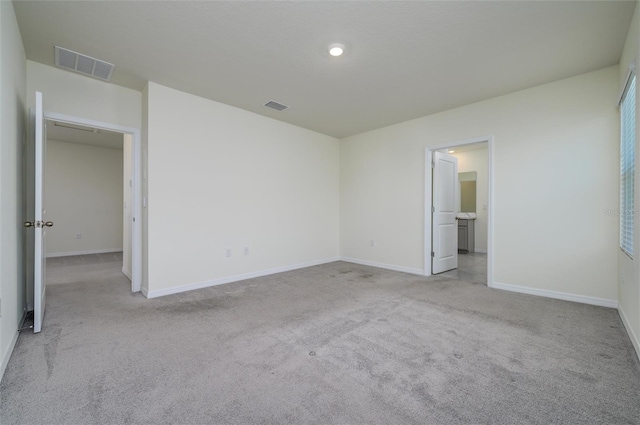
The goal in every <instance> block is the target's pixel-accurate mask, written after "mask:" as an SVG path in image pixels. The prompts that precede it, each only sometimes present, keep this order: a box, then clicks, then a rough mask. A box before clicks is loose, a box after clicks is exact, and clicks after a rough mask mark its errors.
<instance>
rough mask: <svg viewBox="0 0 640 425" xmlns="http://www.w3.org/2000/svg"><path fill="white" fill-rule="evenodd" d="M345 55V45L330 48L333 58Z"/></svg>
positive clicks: (336, 44)
mask: <svg viewBox="0 0 640 425" xmlns="http://www.w3.org/2000/svg"><path fill="white" fill-rule="evenodd" d="M343 53H344V44H340V43H334V44H331V45H330V46H329V54H330V55H331V56H342V54H343Z"/></svg>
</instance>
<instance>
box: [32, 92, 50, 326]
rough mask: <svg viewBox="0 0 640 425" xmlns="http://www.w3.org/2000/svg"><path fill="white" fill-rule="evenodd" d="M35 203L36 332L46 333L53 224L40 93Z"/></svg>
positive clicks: (34, 283)
mask: <svg viewBox="0 0 640 425" xmlns="http://www.w3.org/2000/svg"><path fill="white" fill-rule="evenodd" d="M34 135H35V140H34V146H35V170H34V171H35V199H34V217H33V223H32V227H33V230H34V235H35V237H34V253H33V258H34V261H33V286H34V287H33V332H34V333H38V332H40V331H41V330H42V320H43V318H44V309H45V299H46V286H45V271H46V260H45V242H46V229H47V227H51V226H52V225H53V223H52V222H45V221H44V220H45V217H44V214H45V208H44V165H45V155H46V143H47V136H46V127H45V122H44V111H43V106H42V93H40V92H36V108H35V131H34Z"/></svg>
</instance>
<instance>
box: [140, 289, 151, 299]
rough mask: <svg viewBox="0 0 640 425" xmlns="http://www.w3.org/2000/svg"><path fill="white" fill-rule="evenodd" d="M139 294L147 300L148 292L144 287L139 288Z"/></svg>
mask: <svg viewBox="0 0 640 425" xmlns="http://www.w3.org/2000/svg"><path fill="white" fill-rule="evenodd" d="M140 292H141V293H142V295H144V296H145V297H147V298H149V290H148V289H147V288H146V287H145V286H143V287H141V288H140Z"/></svg>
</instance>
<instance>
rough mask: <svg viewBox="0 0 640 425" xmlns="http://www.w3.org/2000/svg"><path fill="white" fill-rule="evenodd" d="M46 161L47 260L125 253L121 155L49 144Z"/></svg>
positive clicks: (96, 148)
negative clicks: (48, 223)
mask: <svg viewBox="0 0 640 425" xmlns="http://www.w3.org/2000/svg"><path fill="white" fill-rule="evenodd" d="M46 160H47V162H46V169H45V176H46V177H45V206H46V211H47V212H46V219H47V220H51V221H53V222H54V223H55V225H54V226H53V227H52V228H50V229H48V230H47V247H46V248H47V256H49V257H54V256H65V255H80V254H95V253H100V252H115V251H122V235H123V229H122V220H123V213H122V211H123V209H122V207H123V205H122V203H123V182H122V180H123V151H122V149H111V148H105V147H100V146H92V145H86V144H80V143H69V142H62V141H57V140H49V141H47V159H46ZM78 233H79V234H80V237H81V238H80V239H77V237H76V236H77V234H78Z"/></svg>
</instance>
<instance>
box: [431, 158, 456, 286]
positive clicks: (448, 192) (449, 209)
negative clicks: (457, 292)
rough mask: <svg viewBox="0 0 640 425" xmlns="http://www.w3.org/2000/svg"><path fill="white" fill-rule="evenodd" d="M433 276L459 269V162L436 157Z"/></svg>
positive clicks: (432, 243) (434, 167) (432, 250)
mask: <svg viewBox="0 0 640 425" xmlns="http://www.w3.org/2000/svg"><path fill="white" fill-rule="evenodd" d="M432 170H433V180H432V181H433V192H432V193H433V199H432V202H433V203H432V205H433V209H432V212H433V217H432V223H433V229H432V235H433V237H432V241H431V273H432V274H438V273H443V272H446V271H447V270H452V269H456V268H458V223H457V222H456V214H457V210H456V209H457V205H458V203H457V201H456V199H457V197H458V190H459V183H458V158H456V157H453V156H451V155H447V154H446V153H442V152H434V153H433V167H432Z"/></svg>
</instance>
